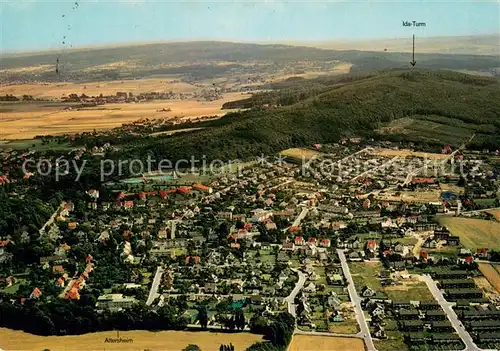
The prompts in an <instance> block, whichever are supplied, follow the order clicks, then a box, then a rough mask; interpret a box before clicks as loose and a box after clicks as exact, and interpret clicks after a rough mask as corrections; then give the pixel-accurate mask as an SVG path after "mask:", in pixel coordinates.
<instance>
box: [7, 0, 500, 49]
mask: <svg viewBox="0 0 500 351" xmlns="http://www.w3.org/2000/svg"><path fill="white" fill-rule="evenodd" d="M78 4H79V6H77V7H76V6H75V1H74V0H73V1H70V0H51V1H49V0H31V1H24V0H0V22H1V33H0V34H1V35H0V39H1V49H2V51H22V50H34V49H54V48H60V47H68V48H69V47H70V46H72V47H73V48H78V47H82V46H84V47H87V46H91V45H100V44H105V43H119V42H137V41H158V40H188V39H189V40H192V39H219V40H234V41H237V40H242V41H263V40H272V41H277V40H289V41H290V40H300V41H303V40H313V41H319V40H337V39H365V38H396V37H406V36H411V35H412V34H413V33H414V34H416V35H418V36H421V37H422V36H449V35H468V34H487V33H498V32H499V31H500V20H499V18H500V2H499V0H497V1H460V0H452V1H404V0H399V1H329V2H328V1H306V0H304V1H280V0H274V1H272V0H268V1H266V0H261V1H238V0H233V1H218V2H214V1H203V0H200V1H182V0H176V1H170V0H157V1H153V0H151V1H150V0H143V1H140V0H107V1H104V0H87V1H78ZM74 7H75V8H74ZM73 8H74V9H73ZM63 15H64V17H63ZM403 20H408V21H413V20H415V21H417V22H425V23H426V26H425V27H419V28H413V27H403V26H402V21H403ZM64 37H66V38H64ZM63 41H64V44H63Z"/></svg>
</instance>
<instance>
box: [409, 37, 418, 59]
mask: <svg viewBox="0 0 500 351" xmlns="http://www.w3.org/2000/svg"><path fill="white" fill-rule="evenodd" d="M416 63H417V62H416V61H415V34H413V56H412V60H411V61H410V64H411V65H412V66H415V64H416Z"/></svg>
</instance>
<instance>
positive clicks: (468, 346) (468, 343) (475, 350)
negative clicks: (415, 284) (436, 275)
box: [422, 275, 482, 351]
mask: <svg viewBox="0 0 500 351" xmlns="http://www.w3.org/2000/svg"><path fill="white" fill-rule="evenodd" d="M422 278H423V280H424V281H425V283H426V284H427V286H428V287H429V290H430V291H431V293H432V295H433V296H434V298H435V299H436V300H437V302H438V303H439V304H440V305H441V308H442V309H443V311H444V312H445V313H446V315H447V316H448V319H449V320H450V322H451V325H452V326H453V328H454V329H455V330H456V331H457V333H458V335H459V336H460V338H461V339H462V341H463V342H464V344H465V350H467V351H480V350H482V349H480V348H479V347H477V345H476V344H475V343H474V341H473V340H472V338H471V336H470V334H469V333H468V332H467V331H466V330H465V328H464V327H463V325H462V323H461V322H460V320H459V319H458V317H457V314H456V313H455V311H453V308H452V304H451V303H449V302H448V301H446V299H445V298H444V296H443V294H442V293H441V291H440V290H439V288H438V287H437V284H436V282H435V281H434V280H432V278H431V277H430V276H428V275H423V276H422Z"/></svg>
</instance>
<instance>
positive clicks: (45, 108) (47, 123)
mask: <svg viewBox="0 0 500 351" xmlns="http://www.w3.org/2000/svg"><path fill="white" fill-rule="evenodd" d="M241 97H242V95H241V93H228V94H225V95H224V98H223V99H220V100H215V101H195V100H155V101H154V102H144V103H138V104H106V105H103V106H98V107H95V108H85V109H80V110H77V109H74V110H65V107H66V106H67V105H64V104H61V103H47V102H45V103H30V104H27V103H17V102H14V103H0V109H1V110H0V112H1V115H2V118H1V121H0V139H6V140H12V139H29V138H33V137H35V136H36V135H60V134H65V133H78V132H84V131H92V130H94V129H95V130H105V129H111V128H115V127H119V126H121V125H122V124H124V123H130V122H134V121H137V120H139V119H141V118H149V119H155V118H166V119H169V118H174V117H180V118H186V119H188V118H196V117H201V116H222V115H224V114H226V113H227V112H230V111H228V110H225V111H222V110H221V107H222V105H223V104H224V103H226V102H228V101H233V100H237V99H240V98H241ZM164 108H170V109H171V111H169V112H158V111H159V110H161V109H164Z"/></svg>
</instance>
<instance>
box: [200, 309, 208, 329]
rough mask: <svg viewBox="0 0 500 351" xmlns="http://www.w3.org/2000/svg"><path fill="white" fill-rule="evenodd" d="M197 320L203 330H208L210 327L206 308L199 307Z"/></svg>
mask: <svg viewBox="0 0 500 351" xmlns="http://www.w3.org/2000/svg"><path fill="white" fill-rule="evenodd" d="M197 320H198V321H199V322H200V325H201V327H202V328H203V329H207V326H208V312H207V308H206V306H199V307H198V317H197Z"/></svg>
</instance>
